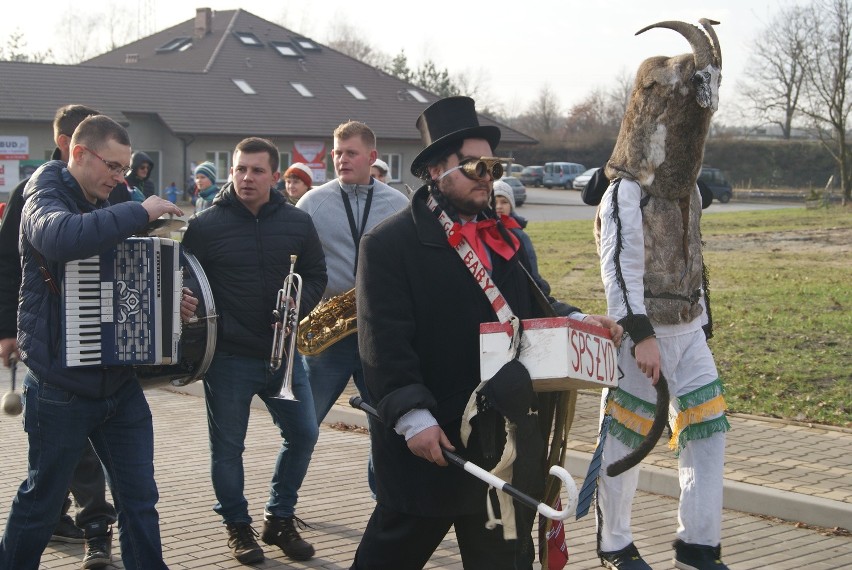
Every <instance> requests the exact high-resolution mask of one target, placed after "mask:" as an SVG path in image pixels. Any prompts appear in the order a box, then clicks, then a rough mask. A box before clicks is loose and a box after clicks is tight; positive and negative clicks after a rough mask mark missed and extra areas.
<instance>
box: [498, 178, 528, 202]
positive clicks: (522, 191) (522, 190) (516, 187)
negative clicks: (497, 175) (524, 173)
mask: <svg viewBox="0 0 852 570" xmlns="http://www.w3.org/2000/svg"><path fill="white" fill-rule="evenodd" d="M500 180H502V181H503V182H505V183H506V184H508V185H509V186H511V187H512V195H513V196H514V197H515V206H516V207H518V208H520V207H521V206H523V205H524V202H526V201H527V189H526V186H524V185H523V184H521V181H520V180H518V179H517V178H515V177H514V176H504V177H503V178H501V179H500Z"/></svg>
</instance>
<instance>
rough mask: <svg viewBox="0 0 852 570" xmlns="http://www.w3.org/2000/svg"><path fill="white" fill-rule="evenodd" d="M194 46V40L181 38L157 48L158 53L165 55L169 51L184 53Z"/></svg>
mask: <svg viewBox="0 0 852 570" xmlns="http://www.w3.org/2000/svg"><path fill="white" fill-rule="evenodd" d="M191 45H192V38H189V37H181V38H175V39H173V40H172V41H170V42H168V43H166V44H164V45H162V46H160V47H158V48H157V53H165V52H169V51H184V50H186V49H189V47H190V46H191Z"/></svg>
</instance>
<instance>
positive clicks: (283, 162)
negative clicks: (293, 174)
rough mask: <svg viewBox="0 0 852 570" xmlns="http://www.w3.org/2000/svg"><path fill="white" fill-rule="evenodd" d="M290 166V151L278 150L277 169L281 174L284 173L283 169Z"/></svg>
mask: <svg viewBox="0 0 852 570" xmlns="http://www.w3.org/2000/svg"><path fill="white" fill-rule="evenodd" d="M289 166H290V153H289V152H279V153H278V170H280V171H281V174H282V175H283V174H284V171H285V170H287V168H288V167H289Z"/></svg>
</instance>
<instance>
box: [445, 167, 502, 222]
mask: <svg viewBox="0 0 852 570" xmlns="http://www.w3.org/2000/svg"><path fill="white" fill-rule="evenodd" d="M462 176H463V175H462ZM464 182H465V184H464V185H463V186H459V185H457V184H455V182H454V180H453V177H449V178H446V179H444V180H442V181H441V182H440V183H439V189H440V191H441V193H442V194H443V195H444V196H445V197H446V198H447V201H448V202H449V203H450V204H451V205H452V206H453V207H454V208H455V209H456V211H457V212H458V213H459V214H461V215H463V216H476V215H477V214H479V213H480V212H481V211H482V210H484V209H485V208H487V207H488V201H489V199H490V195H491V187H490V186H489V184H488V183H487V182H485V181H477V182H475V183H474V182H473V181H472V180H469V179H468V178H466V177H465V178H464ZM471 183H473V184H474V185H473V186H472V187H471V186H469V184H471ZM473 190H482V191H484V194H472V193H471V192H472V191H473Z"/></svg>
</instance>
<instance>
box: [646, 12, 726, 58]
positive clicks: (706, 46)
mask: <svg viewBox="0 0 852 570" xmlns="http://www.w3.org/2000/svg"><path fill="white" fill-rule="evenodd" d="M651 28H668V29H670V30H674V31H676V32H678V33H679V34H680V35H682V36H683V37H684V38H686V40H687V41H688V42H689V45H690V46H691V47H692V53H693V57H694V60H695V69H696V70H699V69H704V68H705V67H707V66H708V65H712V64H713V60H714V53H713V46H712V45H710V40H709V39H708V38H707V36H706V35H705V34H704V32H702V31H701V30H700V29H699V28H698V27H697V26H693V25H692V24H687V23H686V22H677V21H673V20H668V21H665V22H657V23H656V24H651V25H650V26H646V27H644V28H642V29H641V30H639V31H638V32H636V35H637V36H638V35H639V34H641V33H643V32H647V31H648V30H650V29H651Z"/></svg>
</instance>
